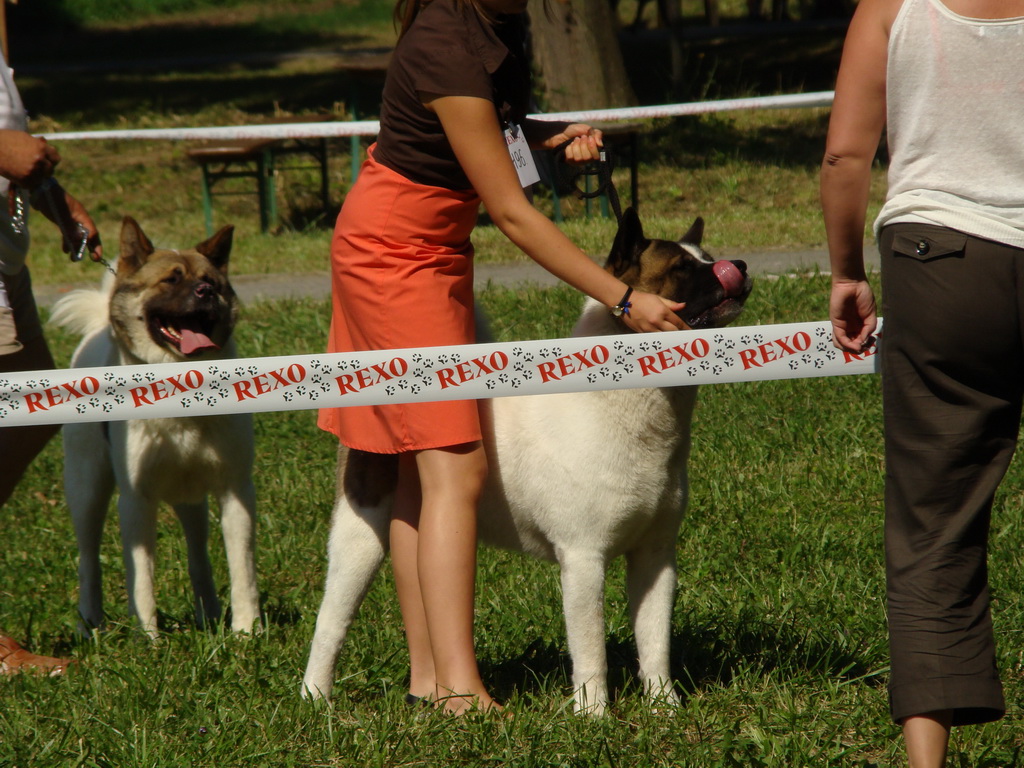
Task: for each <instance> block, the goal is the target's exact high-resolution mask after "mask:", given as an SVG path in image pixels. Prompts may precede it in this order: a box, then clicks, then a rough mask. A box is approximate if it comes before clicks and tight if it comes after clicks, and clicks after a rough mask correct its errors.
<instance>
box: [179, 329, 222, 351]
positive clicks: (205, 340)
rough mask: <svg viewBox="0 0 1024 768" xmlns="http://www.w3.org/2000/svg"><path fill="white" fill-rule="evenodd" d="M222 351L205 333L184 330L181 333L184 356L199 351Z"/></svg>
mask: <svg viewBox="0 0 1024 768" xmlns="http://www.w3.org/2000/svg"><path fill="white" fill-rule="evenodd" d="M211 348H212V349H220V347H218V346H217V345H216V344H214V343H213V342H212V341H211V340H210V337H209V336H207V335H206V334H205V333H196V332H195V331H189V330H187V329H182V331H181V353H182V354H183V355H191V354H192V353H193V352H195V351H196V350H198V349H211Z"/></svg>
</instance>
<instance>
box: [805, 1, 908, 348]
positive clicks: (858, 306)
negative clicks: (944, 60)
mask: <svg viewBox="0 0 1024 768" xmlns="http://www.w3.org/2000/svg"><path fill="white" fill-rule="evenodd" d="M898 8H899V0H861V3H860V5H859V6H858V8H857V11H856V12H855V13H854V17H853V20H852V21H851V23H850V28H849V31H848V32H847V37H846V43H845V45H844V47H843V57H842V62H841V64H840V68H839V76H838V78H837V80H836V95H835V100H834V102H833V105H832V116H831V119H830V121H829V130H828V139H827V141H826V148H825V157H824V160H823V161H822V165H821V177H820V185H821V186H820V190H821V207H822V213H823V215H824V219H825V233H826V236H827V238H828V247H829V259H830V261H831V265H832V296H831V300H830V307H829V315H830V318H831V320H832V330H833V337H834V339H835V342H836V344H837V345H838V346H839V347H841V348H843V349H846V350H848V351H851V352H859V351H861V350H862V349H863V347H864V346H865V344H867V342H868V340H869V339H870V337H871V335H872V334H873V333H874V331H875V328H876V327H877V316H876V310H875V300H874V295H873V293H872V291H871V288H870V286H869V285H868V283H867V276H866V274H865V271H864V224H865V217H866V213H867V205H868V198H869V195H870V185H871V165H872V163H873V162H874V158H875V153H876V152H877V150H878V143H879V140H880V139H881V135H882V129H883V128H884V126H885V93H886V91H885V85H886V83H885V81H886V60H887V49H888V41H889V34H888V32H889V27H890V25H891V23H892V18H893V17H894V15H895V11H896V10H898Z"/></svg>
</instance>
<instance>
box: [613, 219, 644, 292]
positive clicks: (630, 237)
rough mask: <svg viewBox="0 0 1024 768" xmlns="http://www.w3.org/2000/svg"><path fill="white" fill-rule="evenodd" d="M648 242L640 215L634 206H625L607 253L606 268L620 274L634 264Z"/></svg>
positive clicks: (614, 273)
mask: <svg viewBox="0 0 1024 768" xmlns="http://www.w3.org/2000/svg"><path fill="white" fill-rule="evenodd" d="M649 243H650V240H648V239H647V238H645V237H644V228H643V226H641V224H640V216H639V215H638V214H637V212H636V210H635V209H634V208H632V207H630V208H627V209H626V210H625V211H623V212H622V220H621V221H620V222H619V231H618V232H617V233H616V234H615V242H614V243H612V250H611V253H609V254H608V264H607V267H608V269H609V270H610V271H611V273H612V274H613V275H617V276H621V275H622V274H623V273H624V272H625V271H626V270H627V269H629V268H630V267H632V266H636V264H637V262H638V261H639V260H640V254H641V253H643V252H644V249H646V248H647V246H648V244H649Z"/></svg>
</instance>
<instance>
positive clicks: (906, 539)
mask: <svg viewBox="0 0 1024 768" xmlns="http://www.w3.org/2000/svg"><path fill="white" fill-rule="evenodd" d="M886 126H887V129H888V130H887V136H888V146H889V152H890V162H889V178H888V182H889V183H888V194H887V197H886V200H885V204H884V206H883V207H882V209H881V211H880V213H879V215H878V218H877V220H876V221H875V234H876V237H877V239H878V243H879V250H880V252H881V255H882V287H883V303H882V316H883V317H884V320H885V325H884V328H883V339H882V342H881V348H880V353H879V354H880V355H881V365H882V394H883V411H884V426H885V454H886V483H885V507H886V524H885V547H886V575H887V607H888V620H889V647H890V655H891V673H890V680H889V695H890V708H891V715H892V717H893V719H894V720H895V721H896V722H898V723H901V724H902V726H903V735H904V742H905V746H906V751H907V756H908V758H909V761H910V765H911V766H913V768H927V767H931V766H941V765H944V764H945V759H946V752H947V748H948V740H949V732H950V728H951V727H952V726H956V725H965V724H971V723H982V722H986V721H990V720H996V719H998V718H1000V717H1002V716H1003V714H1004V712H1005V708H1006V705H1005V702H1004V699H1003V692H1002V686H1001V683H1000V679H999V674H998V671H997V669H996V655H995V640H994V633H993V629H992V619H991V615H990V607H989V588H988V571H987V550H988V530H989V521H990V515H991V510H992V502H993V497H994V495H995V492H996V489H997V488H998V486H999V484H1000V482H1001V481H1002V478H1003V476H1004V473H1005V471H1006V468H1007V465H1008V464H1009V461H1010V458H1011V456H1012V454H1013V452H1014V449H1015V446H1016V444H1017V439H1018V432H1019V426H1020V418H1021V402H1022V397H1024V0H861V2H860V4H859V5H858V7H857V10H856V12H855V14H854V17H853V19H852V21H851V24H850V28H849V31H848V33H847V39H846V44H845V47H844V50H843V58H842V63H841V65H840V70H839V76H838V79H837V83H836V92H835V102H834V104H833V108H832V117H831V122H830V125H829V132H828V140H827V147H826V153H825V158H824V161H823V164H822V171H821V203H822V209H823V212H824V219H825V228H826V231H827V235H828V243H829V251H830V255H831V262H832V294H831V302H830V316H831V320H832V328H833V336H834V340H835V343H836V345H837V346H839V347H840V348H842V349H845V350H848V351H850V352H854V353H858V352H861V351H862V350H863V349H865V348H866V347H867V346H868V345H869V344H870V343H871V337H872V334H874V332H875V330H876V328H877V317H876V307H875V299H874V296H873V294H872V290H871V288H870V287H869V285H868V282H867V279H866V274H865V270H864V259H863V252H862V246H863V239H864V226H865V217H866V208H867V204H868V201H869V187H870V171H871V166H872V163H873V160H874V157H875V153H876V151H877V149H878V145H879V140H880V137H881V134H882V130H883V128H884V127H886Z"/></svg>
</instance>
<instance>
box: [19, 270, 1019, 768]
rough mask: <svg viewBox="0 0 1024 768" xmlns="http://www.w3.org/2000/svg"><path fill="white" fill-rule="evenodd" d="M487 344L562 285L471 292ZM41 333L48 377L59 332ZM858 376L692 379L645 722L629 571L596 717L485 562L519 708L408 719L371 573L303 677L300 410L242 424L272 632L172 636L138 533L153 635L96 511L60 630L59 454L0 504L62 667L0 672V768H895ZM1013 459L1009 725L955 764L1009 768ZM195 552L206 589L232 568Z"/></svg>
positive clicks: (552, 628) (170, 590)
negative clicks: (694, 388) (346, 627)
mask: <svg viewBox="0 0 1024 768" xmlns="http://www.w3.org/2000/svg"><path fill="white" fill-rule="evenodd" d="M827 290H828V281H827V278H825V277H810V278H804V279H780V280H767V279H766V280H761V281H759V283H758V285H757V286H756V288H755V292H754V295H753V297H752V298H751V300H750V302H749V304H748V308H747V311H746V312H745V314H744V315H743V317H742V318H741V322H742V323H744V324H750V325H759V324H765V323H778V322H795V321H803V320H816V319H820V318H822V317H824V313H825V303H826V296H827ZM481 301H482V303H483V304H484V305H485V306H486V307H488V308H489V310H490V311H491V312H492V313H493V316H494V320H495V322H494V330H495V333H496V335H497V336H498V338H500V339H504V340H509V339H520V338H531V337H540V336H560V335H564V334H565V333H567V331H568V328H569V326H570V325H571V323H572V320H573V317H574V315H575V313H576V311H577V307H578V305H579V298H578V296H577V295H576V294H575V293H574V292H572V291H570V290H568V289H554V290H550V291H543V292H538V291H536V290H530V291H526V292H520V291H511V290H508V289H492V290H489V291H487V292H486V293H485V294H484V295H483V296H482V297H481ZM328 313H329V307H328V305H327V303H326V302H313V301H291V302H282V303H273V304H257V305H255V306H250V307H248V308H247V309H246V311H245V316H244V322H243V325H242V326H241V328H240V330H239V332H238V333H239V344H240V348H241V353H242V354H243V355H277V354H288V353H306V352H311V351H315V350H318V349H322V347H323V344H324V339H325V337H326V323H327V319H328ZM51 338H52V339H53V342H54V347H55V349H56V353H57V356H58V361H59V363H60V364H65V363H66V361H67V359H68V356H69V354H70V350H71V348H72V346H73V343H74V340H73V339H70V338H68V337H66V336H65V335H63V334H61V333H59V332H57V331H56V330H55V331H53V332H52V334H51ZM880 423H881V417H880V407H879V391H878V379H877V377H874V376H851V377H839V378H829V379H808V380H798V381H776V382H760V383H752V384H737V385H728V384H726V385H717V386H707V387H705V388H704V389H703V390H702V391H701V395H700V403H699V405H698V409H697V413H696V418H695V423H694V454H693V459H692V463H691V483H692V494H691V503H690V508H689V511H688V513H687V515H686V518H685V521H684V525H683V528H682V530H681V532H680V535H679V538H678V564H679V578H678V586H679V589H678V596H677V602H676V608H675V613H674V622H673V674H674V676H675V678H676V680H677V684H678V686H679V689H680V691H681V693H682V694H683V697H684V702H683V705H682V706H681V707H680V708H679V709H678V710H675V711H671V712H665V711H661V712H653V711H651V710H650V708H649V707H648V706H647V705H646V704H645V702H644V701H643V699H642V698H641V697H640V696H639V695H638V692H637V686H636V683H635V679H634V671H635V670H634V667H635V661H634V649H633V641H632V636H631V633H630V631H629V628H628V620H627V612H626V606H625V602H624V598H623V580H624V577H623V571H622V567H621V564H620V563H615V564H613V566H612V569H611V572H610V574H609V579H608V588H607V600H608V608H607V614H608V616H607V623H608V646H609V658H610V664H611V680H612V683H613V689H614V697H615V700H614V703H613V706H612V708H611V711H610V715H609V717H607V718H605V719H603V720H596V721H595V720H589V719H583V718H577V717H575V716H573V715H572V714H571V713H570V710H569V708H568V705H567V697H568V693H569V691H568V681H569V661H568V658H567V655H566V650H565V635H564V627H563V624H562V618H561V612H560V608H559V600H560V597H559V589H558V581H557V571H556V569H555V568H554V567H553V566H551V565H549V564H544V563H538V562H535V561H531V560H527V559H525V558H523V557H521V556H519V555H514V554H510V553H501V552H496V551H493V550H484V551H483V552H482V556H481V563H480V574H479V591H478V611H477V623H478V632H477V635H478V651H479V656H480V660H481V663H482V666H483V674H484V677H485V679H486V680H487V681H488V682H489V683H490V684H491V685H492V686H493V688H494V691H495V693H497V694H498V695H500V696H501V697H502V698H504V699H505V700H506V701H507V702H508V704H509V706H510V708H511V709H512V710H513V711H514V712H515V717H514V718H513V719H511V720H508V721H498V720H495V719H487V718H481V719H473V718H470V719H467V720H462V721H457V722H456V721H451V720H448V719H446V718H443V717H442V718H427V719H423V720H420V719H416V717H415V716H414V713H413V712H412V711H410V710H409V709H408V708H406V707H405V706H404V705H403V703H402V701H401V696H402V694H403V692H404V688H403V686H404V683H405V674H406V664H405V660H404V658H403V643H402V637H401V631H400V620H399V615H398V609H397V605H396V601H395V597H394V591H393V586H392V583H391V580H390V576H389V574H388V573H387V572H386V571H385V572H382V574H381V576H380V577H379V578H378V580H377V582H376V584H375V585H374V587H373V589H372V590H371V592H370V595H369V596H368V598H367V600H366V602H365V603H364V606H363V608H362V611H361V613H360V616H359V618H358V619H357V621H356V624H355V625H354V627H353V629H352V631H351V633H350V635H349V639H348V642H347V644H346V646H345V649H344V651H343V653H342V656H341V658H340V663H339V666H338V670H337V685H336V688H335V699H334V702H333V703H332V704H331V705H323V704H321V705H312V704H309V703H306V702H303V701H301V700H300V699H299V696H298V690H299V683H300V680H301V676H302V671H303V667H304V664H305V660H306V654H307V652H308V644H309V641H310V638H311V636H312V631H313V622H314V620H315V617H316V612H317V608H318V604H319V600H320V597H321V590H322V582H323V578H324V568H325V560H324V552H325V547H326V538H327V530H328V519H329V514H330V507H331V503H332V498H333V493H334V485H333V472H332V465H333V459H334V450H335V444H334V441H333V439H332V438H330V437H328V436H327V435H326V434H324V433H320V432H319V431H318V430H317V429H316V427H315V425H314V413H313V412H312V411H305V412H293V413H272V414H260V415H257V416H256V426H257V440H258V445H257V469H256V482H257V486H258V493H259V507H260V509H259V528H258V545H257V546H258V549H257V559H258V566H259V573H260V587H261V592H262V594H263V607H264V611H265V614H266V619H267V626H266V630H265V632H263V633H262V634H260V635H258V636H255V637H237V636H234V635H232V634H231V633H230V632H225V631H223V630H220V629H218V630H215V631H200V630H197V629H195V628H194V627H193V626H192V625H191V621H190V619H189V617H190V615H191V602H190V594H189V587H188V577H187V573H186V571H185V565H184V562H185V561H184V547H183V543H182V538H181V535H180V532H179V530H178V529H177V525H176V523H175V521H174V520H173V517H172V515H171V514H170V513H169V512H167V513H166V514H164V515H163V517H162V519H161V523H160V529H159V545H158V546H159V562H158V589H159V594H158V604H159V606H160V608H161V612H162V613H161V618H162V623H163V626H164V629H165V633H164V635H163V637H162V638H161V640H160V642H158V643H156V644H151V643H149V642H148V641H146V640H145V639H143V638H142V637H141V636H140V635H139V633H138V632H137V631H136V630H134V629H133V628H132V626H131V623H130V622H129V621H128V618H127V615H126V611H127V606H126V596H125V593H124V586H123V578H124V572H123V566H122V563H121V556H120V547H119V542H118V533H117V524H116V518H115V519H112V520H111V521H110V523H109V524H108V529H107V531H106V533H105V539H104V545H103V560H104V565H105V568H106V572H105V574H106V575H105V583H106V588H107V602H106V608H107V611H108V612H109V615H110V617H111V620H112V627H111V629H110V631H108V632H106V633H103V634H101V635H99V637H98V638H97V639H96V640H95V641H90V642H79V641H77V640H76V639H75V636H74V631H73V628H74V625H75V621H76V617H75V604H76V576H75V551H74V545H73V541H74V537H73V533H72V530H71V525H70V522H69V520H68V516H67V512H66V508H65V505H64V502H63V495H62V490H61V484H60V471H61V470H60V468H61V464H62V461H63V459H62V457H61V451H60V446H59V441H57V442H54V443H53V444H51V445H50V446H48V448H47V449H46V451H45V452H44V454H43V455H42V456H41V457H40V459H39V460H38V461H37V462H36V463H35V464H34V465H33V467H32V469H31V470H30V472H29V474H28V476H27V477H26V479H25V481H24V483H23V484H22V486H21V487H20V488H19V490H18V491H17V493H16V495H15V497H14V498H13V499H12V501H11V502H10V503H9V504H8V505H7V506H6V507H5V509H4V513H3V516H2V517H0V534H2V536H3V540H4V547H3V548H0V572H2V573H4V574H7V577H6V578H5V580H4V582H3V584H2V585H0V603H2V604H3V610H4V622H5V625H6V628H7V629H8V630H9V631H11V632H13V633H14V634H16V635H18V636H19V637H21V638H22V639H24V640H26V641H29V642H31V644H32V647H33V648H36V649H38V650H41V651H48V652H59V653H68V654H71V655H73V656H75V657H76V658H77V659H78V660H79V661H80V664H79V668H78V669H77V670H76V673H75V674H73V675H70V676H68V677H67V678H66V679H62V680H41V679H35V678H30V677H22V678H17V679H10V680H0V698H2V700H3V702H4V704H3V716H2V717H0V765H4V766H8V765H10V766H50V765H53V766H65V765H68V766H71V765H82V766H111V765H116V766H161V767H163V766H179V765H180V766H185V765H192V766H197V765H203V766H207V765H209V766H242V765H246V766H248V765H257V766H287V765H297V766H360V767H362V766H398V765H417V766H418V765H424V766H426V765H456V766H488V765H495V766H496V765H509V766H637V767H638V768H639V767H640V766H693V767H694V768H697V767H700V768H705V767H707V766H744V767H746V766H808V767H810V766H837V767H838V766H888V765H893V764H898V763H899V761H900V749H899V741H898V738H897V736H898V734H897V730H896V728H895V727H894V726H893V725H892V724H891V723H890V722H889V720H888V715H887V709H886V696H885V688H884V684H885V677H886V664H887V649H886V641H885V621H884V609H883V589H884V585H883V575H882V550H881V536H882V512H881V483H882V458H881V435H880ZM1022 480H1024V478H1022V477H1021V469H1020V467H1019V464H1015V465H1014V467H1013V468H1012V470H1011V475H1010V477H1009V478H1008V480H1007V482H1006V483H1005V484H1004V488H1005V491H1004V492H1003V493H1002V494H1001V495H1000V497H999V499H998V500H997V509H996V513H995V515H994V527H993V532H992V541H993V546H992V568H991V572H992V580H993V592H994V598H995V622H996V629H997V633H998V635H999V639H1000V646H999V649H1000V655H999V666H1000V668H1001V670H1002V674H1003V677H1004V681H1005V683H1006V693H1007V697H1008V703H1009V708H1010V713H1011V714H1010V716H1009V717H1008V718H1007V719H1006V720H1004V721H1002V722H1000V723H996V724H990V725H985V726H978V727H968V728H963V729H958V730H957V731H956V732H955V736H954V741H953V745H952V758H951V762H950V765H953V766H989V768H995V767H996V766H999V767H1003V766H1013V765H1020V764H1021V760H1022V754H1024V752H1022V751H1024V737H1022V735H1021V734H1022V730H1021V728H1020V723H1019V714H1018V713H1019V712H1020V707H1021V703H1022V701H1021V699H1022V696H1024V684H1022V682H1024V681H1022V672H1024V663H1022V657H1021V652H1020V648H1021V631H1020V629H1019V628H1020V627H1021V626H1022V625H1024V615H1022V608H1021V600H1020V595H1021V594H1022V590H1024V583H1022V578H1024V577H1022V574H1024V567H1022V565H1024V563H1022V555H1021V553H1022V552H1024V527H1022V524H1021V516H1020V512H1019V510H1020V506H1021V502H1022V498H1021V496H1022V494H1021V492H1020V491H1019V490H1018V489H1019V488H1021V487H1024V482H1022ZM212 551H213V557H214V563H215V569H216V573H217V577H218V584H219V585H220V587H221V591H222V595H223V596H224V598H225V599H226V586H227V582H226V566H225V563H224V558H223V552H222V549H221V547H220V546H219V545H216V544H215V546H213V548H212Z"/></svg>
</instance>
